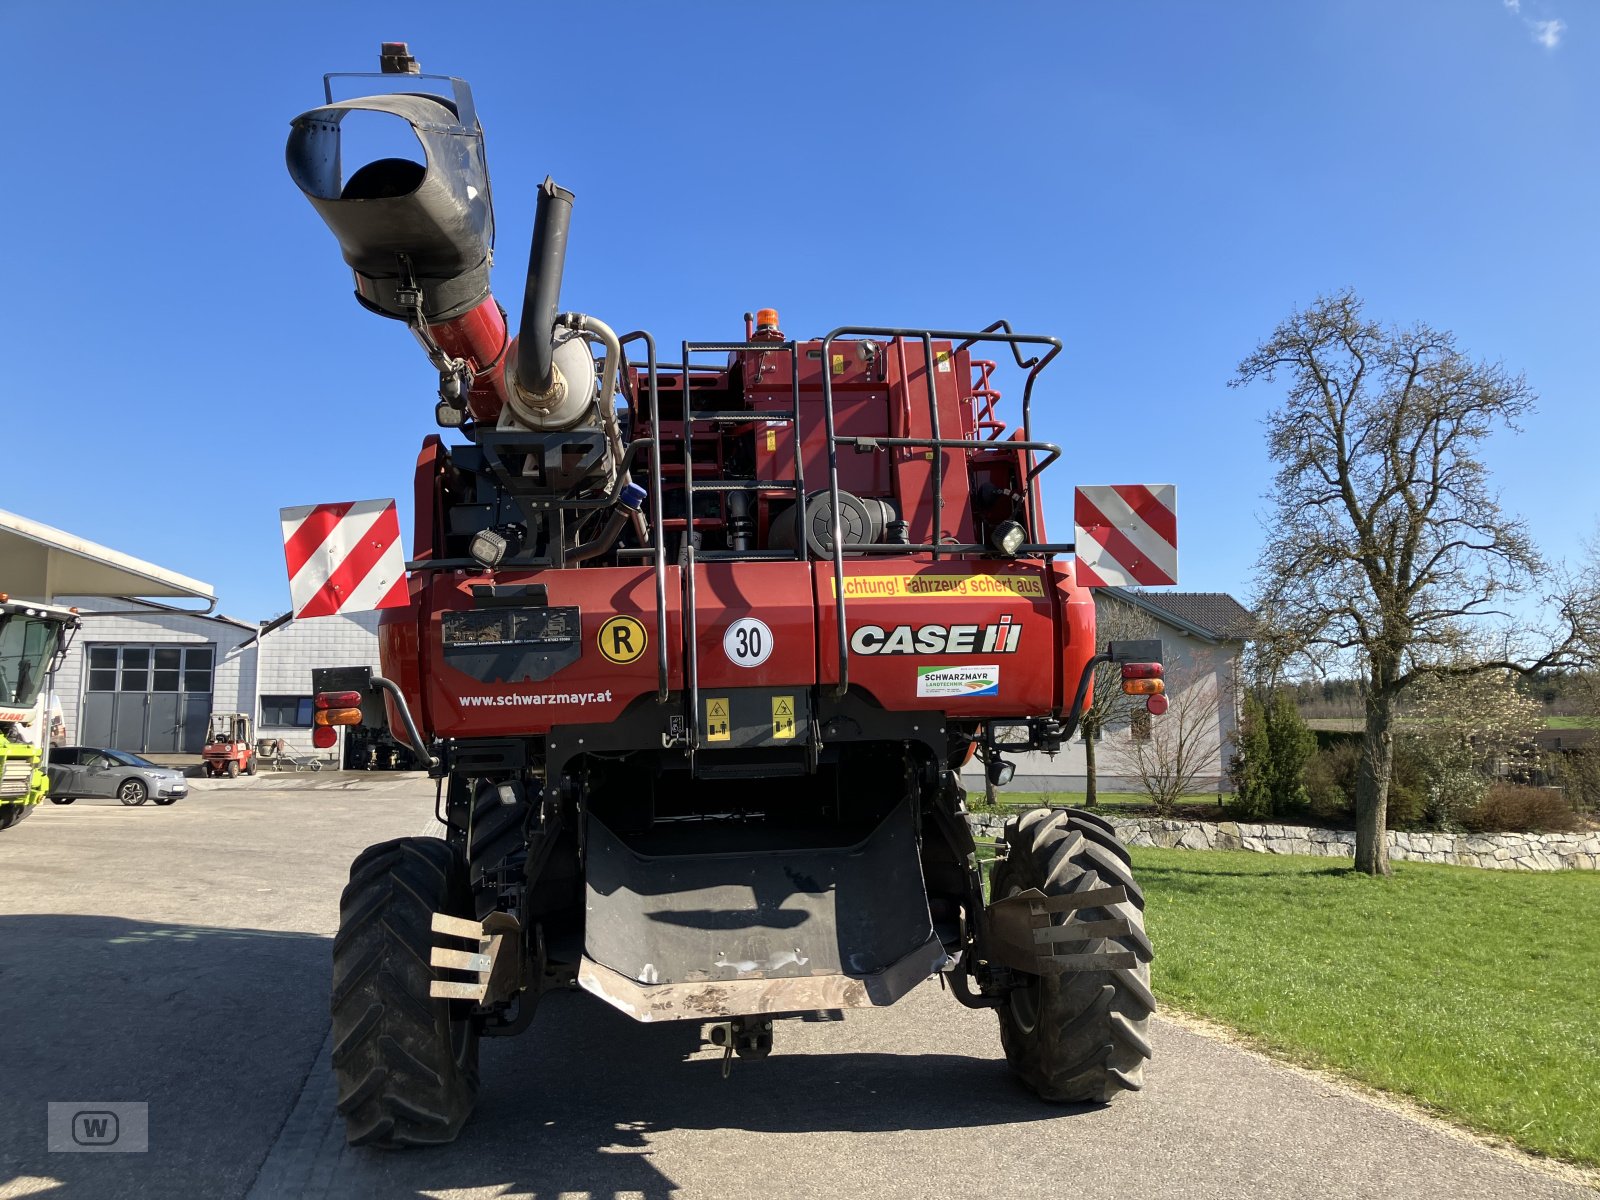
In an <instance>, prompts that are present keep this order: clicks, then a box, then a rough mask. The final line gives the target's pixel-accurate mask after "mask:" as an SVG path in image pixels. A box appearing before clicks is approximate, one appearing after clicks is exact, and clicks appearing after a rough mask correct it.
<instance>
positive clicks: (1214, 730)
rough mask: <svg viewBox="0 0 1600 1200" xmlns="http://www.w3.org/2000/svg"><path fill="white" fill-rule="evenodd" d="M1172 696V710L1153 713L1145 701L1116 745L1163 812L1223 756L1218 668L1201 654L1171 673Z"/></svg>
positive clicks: (1127, 766)
mask: <svg viewBox="0 0 1600 1200" xmlns="http://www.w3.org/2000/svg"><path fill="white" fill-rule="evenodd" d="M1167 699H1168V701H1169V707H1168V708H1167V711H1166V712H1165V713H1164V714H1163V715H1161V716H1159V717H1156V718H1154V719H1151V718H1150V716H1149V714H1148V713H1145V712H1144V711H1143V705H1140V708H1139V710H1137V711H1136V712H1135V713H1134V722H1133V725H1132V727H1131V729H1130V730H1129V739H1128V741H1127V743H1126V744H1124V745H1121V746H1119V747H1118V748H1117V750H1116V751H1115V753H1116V755H1117V757H1118V759H1120V761H1121V766H1122V768H1123V770H1124V771H1126V772H1127V773H1128V774H1130V775H1132V776H1133V777H1134V778H1135V779H1137V780H1138V781H1139V786H1140V787H1142V788H1143V789H1144V791H1145V794H1146V795H1148V796H1149V797H1150V800H1151V802H1152V803H1153V804H1154V805H1155V806H1156V811H1157V812H1159V813H1161V814H1162V815H1163V816H1165V815H1166V814H1168V813H1170V812H1171V811H1172V809H1173V806H1174V805H1176V804H1177V802H1178V801H1179V799H1181V798H1182V797H1183V796H1184V795H1186V794H1187V793H1189V792H1191V791H1193V790H1194V786H1195V783H1196V782H1197V781H1198V780H1199V779H1200V778H1201V777H1202V776H1204V775H1207V774H1209V773H1210V772H1211V771H1214V770H1215V769H1216V768H1217V764H1218V763H1219V762H1220V761H1221V753H1222V729H1221V721H1220V714H1221V712H1222V705H1223V703H1224V701H1225V699H1226V698H1225V697H1224V695H1223V684H1222V681H1221V678H1220V677H1219V676H1218V674H1217V672H1216V671H1214V670H1208V669H1207V663H1206V660H1205V658H1204V657H1197V661H1196V663H1195V664H1194V666H1193V667H1192V668H1190V669H1189V670H1185V671H1181V672H1178V673H1176V674H1174V675H1169V676H1168V677H1167ZM1229 702H1231V700H1230V701H1229Z"/></svg>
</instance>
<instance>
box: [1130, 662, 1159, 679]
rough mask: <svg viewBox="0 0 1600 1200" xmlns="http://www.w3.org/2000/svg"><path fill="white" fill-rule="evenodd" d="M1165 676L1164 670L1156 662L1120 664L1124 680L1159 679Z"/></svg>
mask: <svg viewBox="0 0 1600 1200" xmlns="http://www.w3.org/2000/svg"><path fill="white" fill-rule="evenodd" d="M1165 674H1166V670H1165V668H1163V667H1162V665H1161V664H1160V663H1157V662H1144V663H1123V664H1122V677H1123V678H1124V679H1160V678H1161V677H1162V676H1163V675H1165Z"/></svg>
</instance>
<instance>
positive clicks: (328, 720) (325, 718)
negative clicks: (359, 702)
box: [314, 697, 361, 727]
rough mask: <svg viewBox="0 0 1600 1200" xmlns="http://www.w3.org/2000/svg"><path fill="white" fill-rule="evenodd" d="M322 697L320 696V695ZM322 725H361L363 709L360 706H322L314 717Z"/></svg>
mask: <svg viewBox="0 0 1600 1200" xmlns="http://www.w3.org/2000/svg"><path fill="white" fill-rule="evenodd" d="M319 699H320V697H319ZM314 719H315V721H316V723H317V724H318V725H321V726H324V727H326V726H329V725H359V724H361V710H360V709H359V708H320V709H318V710H317V715H316V717H315V718H314Z"/></svg>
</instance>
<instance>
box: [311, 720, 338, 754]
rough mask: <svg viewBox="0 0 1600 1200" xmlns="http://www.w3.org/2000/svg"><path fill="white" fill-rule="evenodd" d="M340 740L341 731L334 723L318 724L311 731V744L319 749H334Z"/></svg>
mask: <svg viewBox="0 0 1600 1200" xmlns="http://www.w3.org/2000/svg"><path fill="white" fill-rule="evenodd" d="M338 741H339V731H338V730H337V729H335V728H334V727H333V726H332V725H318V726H316V727H315V728H314V729H312V731H311V744H312V745H313V746H315V747H316V748H317V749H318V750H329V749H332V748H333V746H334V745H335V744H337V742H338Z"/></svg>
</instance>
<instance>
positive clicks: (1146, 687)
mask: <svg viewBox="0 0 1600 1200" xmlns="http://www.w3.org/2000/svg"><path fill="white" fill-rule="evenodd" d="M1122 690H1123V691H1124V692H1125V693H1127V694H1128V695H1130V696H1159V695H1161V694H1162V693H1163V692H1165V691H1166V690H1167V685H1166V684H1165V683H1163V682H1161V680H1159V679H1124V680H1123V681H1122ZM318 715H319V716H320V715H321V714H320V713H319V714H318Z"/></svg>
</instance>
